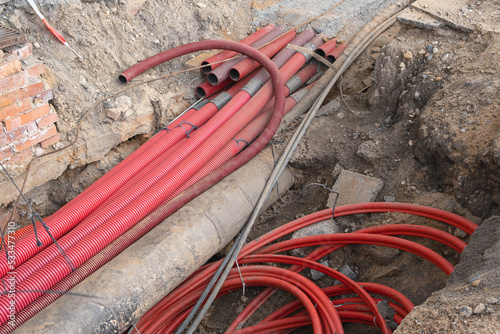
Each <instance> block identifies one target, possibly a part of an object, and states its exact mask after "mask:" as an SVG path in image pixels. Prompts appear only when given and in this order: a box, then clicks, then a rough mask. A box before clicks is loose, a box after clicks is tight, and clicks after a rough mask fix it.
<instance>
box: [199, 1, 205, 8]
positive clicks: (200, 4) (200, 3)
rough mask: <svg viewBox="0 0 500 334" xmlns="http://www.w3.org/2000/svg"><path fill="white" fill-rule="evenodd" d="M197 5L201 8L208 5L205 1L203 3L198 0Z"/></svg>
mask: <svg viewBox="0 0 500 334" xmlns="http://www.w3.org/2000/svg"><path fill="white" fill-rule="evenodd" d="M196 6H198V7H199V8H207V5H205V4H204V3H202V2H198V3H197V4H196Z"/></svg>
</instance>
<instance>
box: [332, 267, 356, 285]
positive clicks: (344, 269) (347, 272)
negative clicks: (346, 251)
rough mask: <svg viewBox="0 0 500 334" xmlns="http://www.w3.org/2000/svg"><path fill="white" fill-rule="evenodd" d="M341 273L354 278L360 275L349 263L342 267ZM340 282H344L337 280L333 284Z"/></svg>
mask: <svg viewBox="0 0 500 334" xmlns="http://www.w3.org/2000/svg"><path fill="white" fill-rule="evenodd" d="M339 273H341V274H344V275H346V276H347V277H349V278H350V279H352V280H355V279H356V278H358V275H356V273H355V272H354V271H353V270H352V269H351V267H349V265H348V264H347V263H346V264H344V265H343V266H342V268H340V270H339ZM339 284H342V282H340V281H339V280H335V281H334V282H333V285H339Z"/></svg>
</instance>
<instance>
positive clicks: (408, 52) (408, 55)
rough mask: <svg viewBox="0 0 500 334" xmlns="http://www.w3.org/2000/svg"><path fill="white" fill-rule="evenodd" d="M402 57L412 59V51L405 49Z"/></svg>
mask: <svg viewBox="0 0 500 334" xmlns="http://www.w3.org/2000/svg"><path fill="white" fill-rule="evenodd" d="M403 58H404V59H412V58H413V53H412V52H411V51H410V50H408V51H406V52H405V53H404V54H403Z"/></svg>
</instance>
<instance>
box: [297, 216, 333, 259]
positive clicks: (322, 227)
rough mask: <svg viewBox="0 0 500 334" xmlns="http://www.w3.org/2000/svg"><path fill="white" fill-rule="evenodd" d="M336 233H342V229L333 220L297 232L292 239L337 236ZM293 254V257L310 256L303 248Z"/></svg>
mask: <svg viewBox="0 0 500 334" xmlns="http://www.w3.org/2000/svg"><path fill="white" fill-rule="evenodd" d="M335 233H342V229H341V228H340V226H338V225H337V224H335V223H334V222H333V221H332V220H331V219H328V220H323V221H321V222H318V223H316V224H312V225H309V226H306V227H304V228H301V229H300V230H297V231H295V232H294V233H293V234H292V239H297V238H303V237H309V236H312V235H323V234H335ZM291 253H292V255H293V256H300V257H304V256H306V255H307V254H308V251H307V250H306V249H303V248H298V249H294V250H292V251H291Z"/></svg>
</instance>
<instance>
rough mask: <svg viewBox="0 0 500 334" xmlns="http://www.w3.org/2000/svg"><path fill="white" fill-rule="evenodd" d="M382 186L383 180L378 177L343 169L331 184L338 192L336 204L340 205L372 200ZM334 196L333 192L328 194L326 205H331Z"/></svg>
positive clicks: (330, 206)
mask: <svg viewBox="0 0 500 334" xmlns="http://www.w3.org/2000/svg"><path fill="white" fill-rule="evenodd" d="M383 186H384V181H382V180H380V179H377V178H375V177H370V176H366V175H363V174H359V173H354V172H350V171H348V170H343V171H342V172H341V173H340V175H339V177H338V179H337V181H336V182H335V184H334V185H333V190H334V191H336V192H338V193H339V194H340V195H339V199H338V201H337V206H340V205H346V204H355V203H365V202H373V201H374V200H375V198H376V197H377V195H378V194H379V192H380V190H382V187H383ZM335 197H336V195H335V194H330V197H329V198H328V202H327V204H326V206H327V207H329V208H332V207H333V204H334V201H335Z"/></svg>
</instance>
